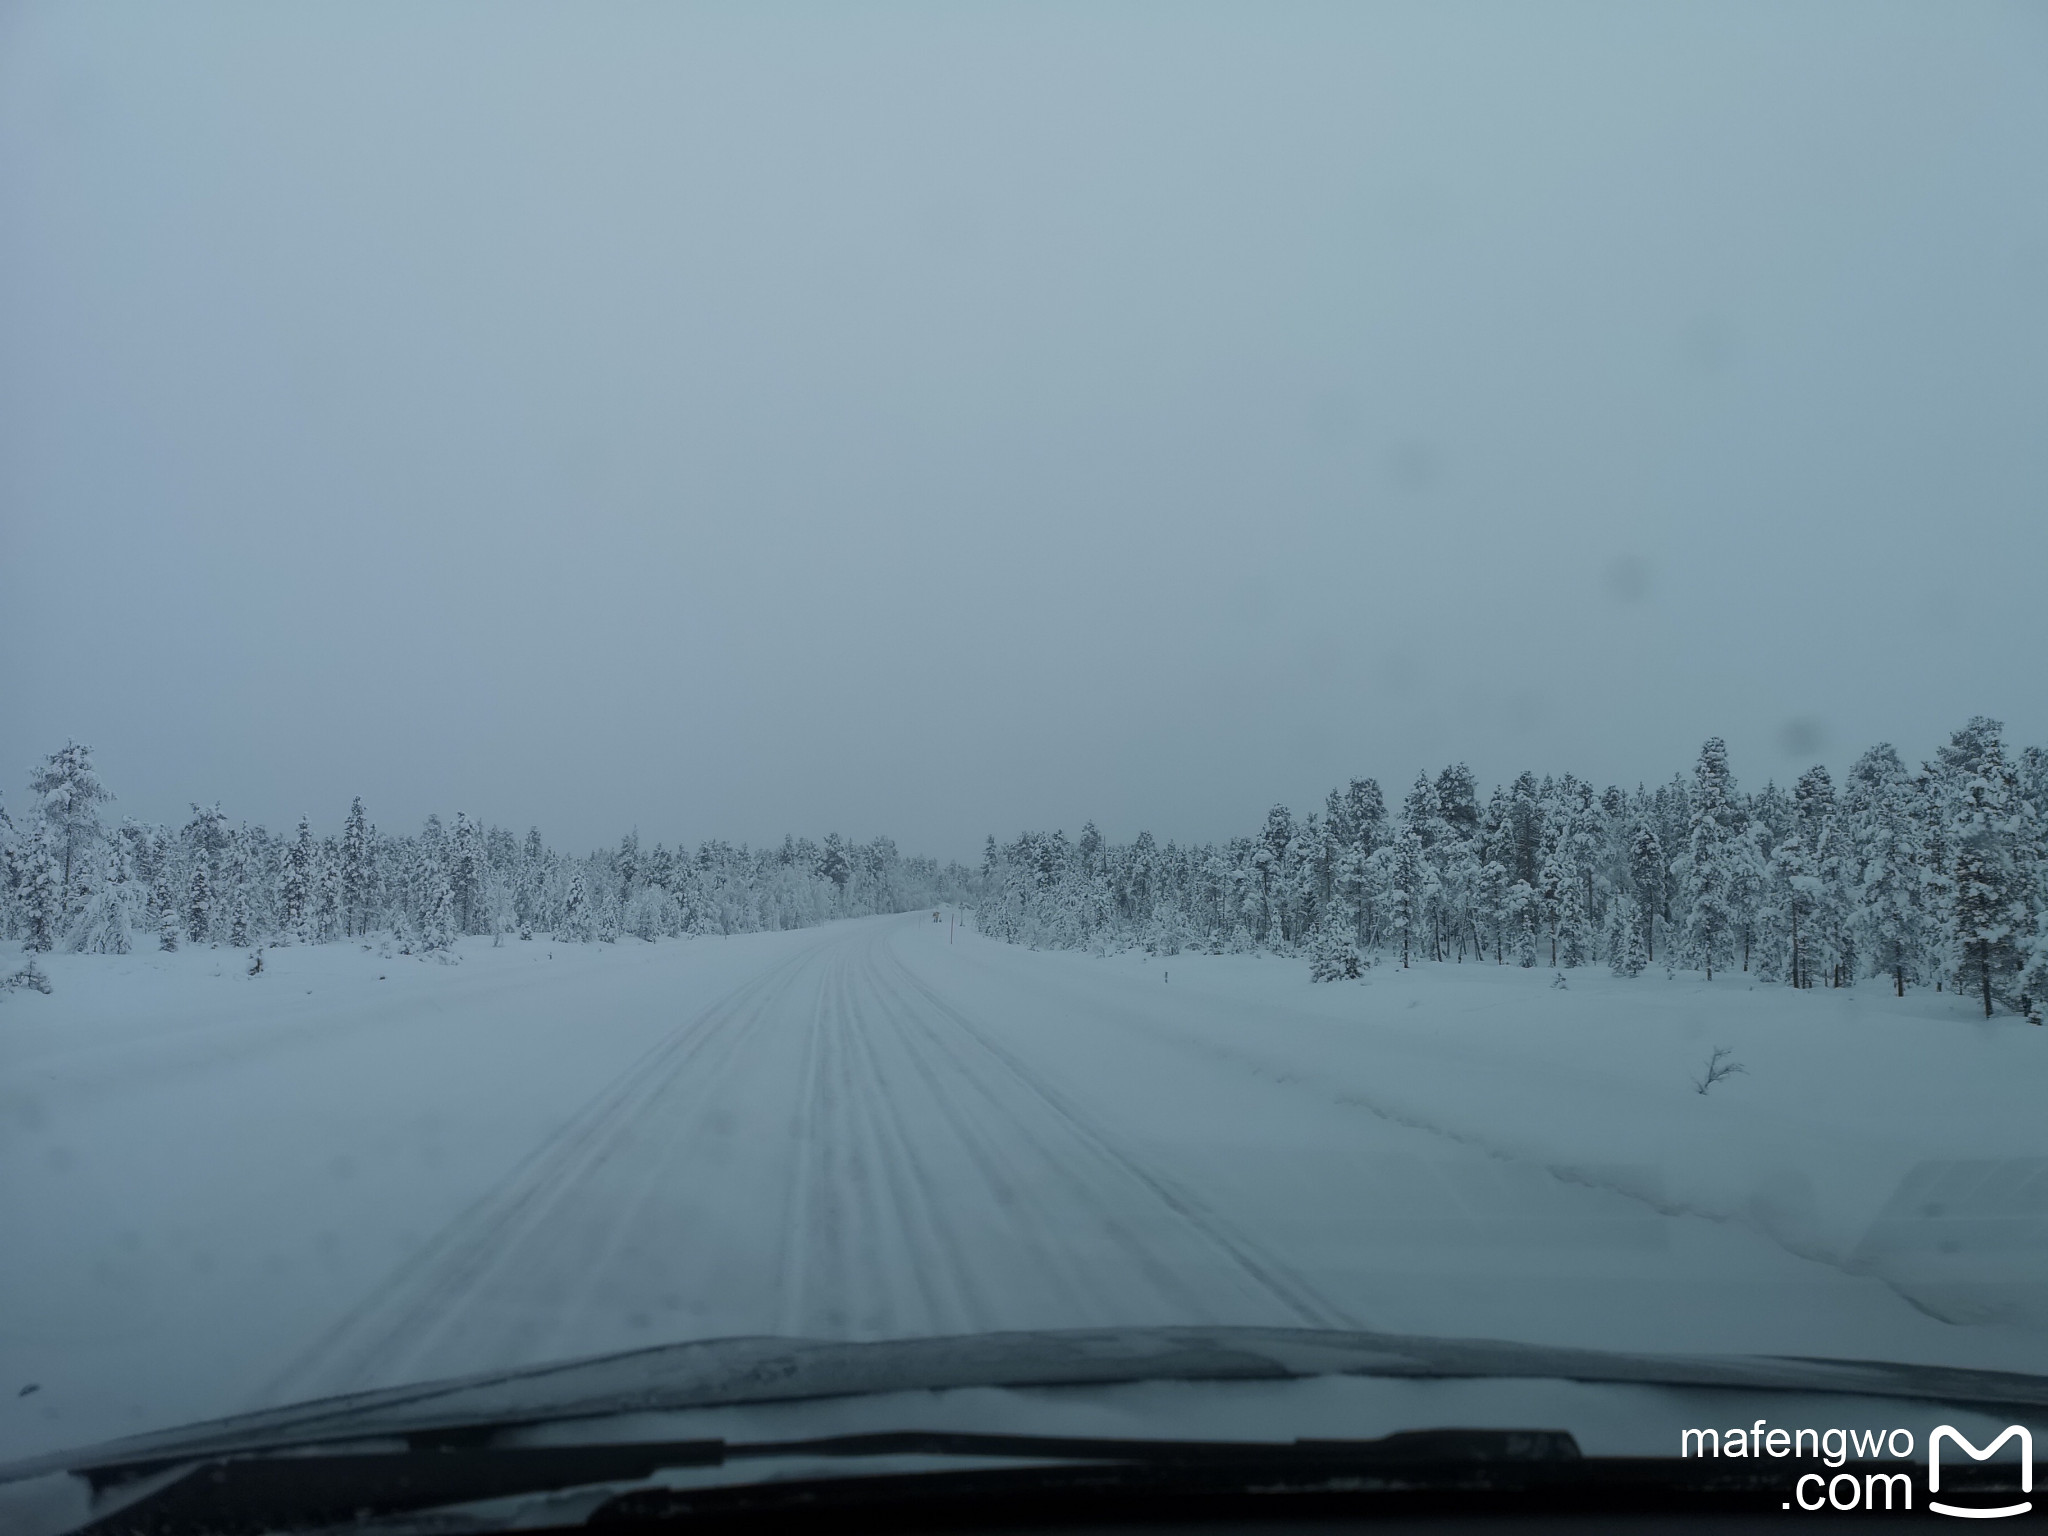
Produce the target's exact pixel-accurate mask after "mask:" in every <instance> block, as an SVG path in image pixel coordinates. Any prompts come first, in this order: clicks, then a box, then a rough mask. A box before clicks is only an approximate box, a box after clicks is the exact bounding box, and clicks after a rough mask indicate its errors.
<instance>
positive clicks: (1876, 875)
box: [1846, 742, 1927, 997]
mask: <svg viewBox="0 0 2048 1536" xmlns="http://www.w3.org/2000/svg"><path fill="white" fill-rule="evenodd" d="M1846 798H1847V800H1848V802H1849V815H1850V836H1851V838H1852V840H1853V842H1854V844H1855V847H1856V850H1857V853H1856V861H1857V862H1856V872H1855V876H1854V880H1855V886H1854V899H1855V921H1856V924H1857V944H1858V947H1859V948H1860V950H1861V951H1862V953H1863V954H1865V955H1867V956H1868V957H1869V960H1870V964H1871V965H1872V966H1873V967H1874V970H1875V974H1878V975H1885V976H1889V977H1890V978H1891V980H1892V988H1893V991H1894V992H1895V993H1896V994H1897V995H1898V996H1900V997H1904V996H1905V995H1906V982H1907V981H1908V979H1912V980H1918V979H1919V977H1920V966H1921V957H1922V955H1923V953H1924V951H1925V948H1926V941H1927V935H1926V915H1927V914H1926V909H1925V902H1924V863H1925V856H1924V850H1923V849H1922V847H1921V839H1920V830H1921V826H1922V822H1921V818H1920V816H1919V814H1918V807H1917V805H1916V803H1915V802H1916V800H1917V798H1918V796H1917V792H1916V791H1915V789H1914V786H1913V781H1912V780H1911V778H1910V777H1909V776H1908V775H1907V773H1906V769H1905V765H1904V764H1903V763H1901V762H1900V761H1899V754H1898V753H1897V752H1895V751H1894V750H1893V749H1892V747H1891V745H1890V743H1888V742H1887V743H1883V744H1880V745H1878V746H1875V747H1872V748H1871V749H1870V750H1869V751H1868V752H1866V753H1864V754H1863V756H1862V757H1861V758H1859V759H1858V760H1857V762H1856V766H1855V767H1854V768H1852V769H1851V770H1850V772H1849V791H1848V794H1847V796H1846Z"/></svg>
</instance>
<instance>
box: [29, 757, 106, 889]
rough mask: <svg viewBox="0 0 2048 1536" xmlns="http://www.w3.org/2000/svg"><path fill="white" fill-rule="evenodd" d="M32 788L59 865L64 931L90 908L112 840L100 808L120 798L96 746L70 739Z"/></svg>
mask: <svg viewBox="0 0 2048 1536" xmlns="http://www.w3.org/2000/svg"><path fill="white" fill-rule="evenodd" d="M28 787H29V790H30V792H31V793H32V794H33V795H34V796H35V797H36V805H35V815H36V818H37V820H38V821H39V822H40V823H41V824H42V826H43V827H44V829H45V831H46V836H47V838H48V848H49V852H50V856H51V857H52V858H53V859H54V860H55V861H56V864H57V913H56V926H57V928H58V929H59V930H62V929H64V928H67V927H69V926H70V924H71V922H72V920H73V919H75V918H76V917H77V916H78V914H79V913H80V912H81V911H83V910H84V907H85V898H86V896H87V894H88V893H89V892H90V890H91V887H92V883H93V876H94V875H95V874H96V873H97V872H98V866H99V863H100V844H101V843H102V841H103V840H104V839H105V837H106V833H105V831H104V829H103V828H102V827H101V826H100V810H99V808H100V806H101V805H102V804H104V803H105V802H106V801H109V800H111V799H113V798H114V797H113V796H112V795H111V794H109V793H108V792H107V788H106V786H105V785H103V784H102V783H100V780H99V775H98V774H97V773H96V772H95V771H94V770H93V765H92V748H91V747H88V746H86V745H84V744H83V743H80V742H76V741H67V742H66V743H65V744H64V745H63V746H62V747H61V748H60V749H58V750H57V751H55V752H52V753H51V754H50V755H49V756H48V757H47V758H45V759H44V760H43V761H42V763H41V764H39V765H38V766H37V767H36V768H35V769H33V770H32V771H31V772H30V774H29V780H28Z"/></svg>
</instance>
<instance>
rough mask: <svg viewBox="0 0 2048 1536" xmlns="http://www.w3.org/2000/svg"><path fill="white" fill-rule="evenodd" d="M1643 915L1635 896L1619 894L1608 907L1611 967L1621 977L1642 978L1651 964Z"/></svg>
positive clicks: (1608, 953)
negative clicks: (1644, 937)
mask: <svg viewBox="0 0 2048 1536" xmlns="http://www.w3.org/2000/svg"><path fill="white" fill-rule="evenodd" d="M1643 927H1644V922H1643V913H1642V909H1641V908H1640V907H1639V906H1637V905H1636V900H1635V898H1634V897H1633V896H1630V895H1628V894H1627V893H1626V892H1617V893H1616V895H1615V897H1614V899H1613V900H1612V901H1610V902H1609V903H1608V904H1607V967H1608V969H1609V970H1611V971H1613V972H1614V974H1615V975H1617V976H1640V975H1642V974H1643V972H1644V970H1645V969H1647V968H1648V966H1649V963H1650V952H1649V946H1648V945H1647V944H1645V943H1644V941H1643Z"/></svg>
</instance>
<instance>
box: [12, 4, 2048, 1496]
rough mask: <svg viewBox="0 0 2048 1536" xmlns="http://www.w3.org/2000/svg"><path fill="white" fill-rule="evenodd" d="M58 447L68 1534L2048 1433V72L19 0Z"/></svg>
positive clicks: (826, 22) (57, 1133)
mask: <svg viewBox="0 0 2048 1536" xmlns="http://www.w3.org/2000/svg"><path fill="white" fill-rule="evenodd" d="M0 401H4V404H0V466H4V468H0V516H4V547H5V554H4V558H0V654H4V656H5V659H6V666H5V671H6V675H7V679H8V681H7V687H6V707H5V709H4V710H0V779H4V783H0V789H4V796H0V861H4V862H0V877H4V878H0V981H4V993H0V1253H4V1255H5V1257H4V1259H0V1463H5V1462H8V1461H14V1460H19V1459H23V1458H27V1457H30V1456H34V1455H41V1454H44V1453H48V1452H54V1451H60V1450H63V1449H66V1448H70V1447H78V1446H82V1445H86V1444H88V1443H92V1442H97V1441H102V1440H106V1439H110V1438H113V1437H117V1436H121V1435H126V1434H131V1433H137V1432H142V1431H148V1430H157V1429H164V1428H169V1427H174V1426H177V1425H181V1424H188V1423H191V1422H194V1421H197V1420H201V1419H207V1418H212V1417H217V1416H222V1415H229V1414H235V1413H241V1412H246V1411H251V1410H255V1409H262V1408H271V1407H278V1406H282V1405H287V1404H293V1403H300V1402H304V1401H306V1400H308V1399H313V1398H317V1397H321V1396H325V1395H330V1394H335V1393H342V1392H351V1391H357V1390H365V1389H377V1388H388V1387H395V1386H401V1385H405V1384H408V1383H418V1382H423V1381H429V1380H436V1379H440V1378H449V1377H461V1376H467V1375H472V1374H475V1373H479V1372H489V1371H503V1370H506V1369H510V1368H520V1367H527V1366H535V1365H540V1364H544V1363H549V1362H559V1361H570V1360H577V1359H581V1358H583V1357H588V1356H593V1355H600V1354H606V1353H611V1352H619V1351H626V1350H634V1349H640V1348H644V1347H652V1346H667V1345H675V1344H684V1343H692V1342H697V1341H711V1340H725V1339H733V1338H737V1337H763V1336H769V1337H782V1338H802V1339H813V1340H826V1341H841V1342H865V1341H889V1340H924V1339H930V1338H932V1337H935V1336H946V1335H988V1334H996V1333H1009V1332H1020V1331H1036V1330H1072V1329H1130V1330H1137V1329H1147V1328H1160V1327H1168V1326H1171V1327H1196V1326H1200V1327H1211V1328H1243V1327H1261V1328H1285V1329H1302V1330H1310V1329H1314V1330H1339V1331H1344V1330H1349V1331H1365V1332H1376V1333H1385V1334H1400V1335H1413V1336H1419V1337H1424V1338H1429V1339H1436V1340H1496V1341H1506V1342H1508V1343H1511V1344H1515V1345H1521V1346H1543V1347H1552V1348H1562V1349H1572V1350H1581V1351H1609V1352H1618V1353H1622V1354H1630V1355H1667V1354H1687V1355H1695V1356H1706V1357H1713V1358H1717V1359H1719V1358H1724V1357H1734V1356H1747V1355H1796V1356H1817V1357H1840V1358H1846V1359H1853V1360H1860V1361H1881V1362H1904V1363H1909V1364H1920V1365H1928V1364H1932V1365H1941V1366H1950V1367H1971V1368H1982V1369H1996V1370H2005V1371H2019V1372H2048V1140H2044V1136H2043V1131H2042V1113H2041V1107H2042V1105H2043V1103H2044V1102H2048V1030H2044V1029H2043V1028H2041V1027H2040V1025H2041V1020H2042V1014H2043V1010H2044V1008H2048V755H2044V751H2043V746H2044V744H2048V689H2044V688H2043V686H2042V676H2041V661H2042V657H2043V642H2042V638H2041V636H2042V629H2041V612H2042V609H2041V590H2042V588H2041V573H2042V572H2043V571H2048V518H2044V516H2043V508H2044V506H2048V448H2044V444H2048V438H2044V436H2043V433H2042V431H2041V423H2042V422H2043V421H2044V420H2048V26H2044V23H2043V18H2042V13H2041V12H2040V11H2039V9H2038V8H2035V9H2028V8H2021V7H2011V8H2001V7H1992V6H1981V7H1955V6H1947V5H1938V4H1899V5H1884V6H1873V5H1868V4H1860V3H1858V4H1851V3H1841V4H1811V5H1804V6H1797V7H1769V6H1746V7H1745V6H1737V7H1730V6H1727V5H1724V4H1697V5H1667V6H1661V7H1657V8H1654V9H1648V10H1646V9H1642V8H1637V7H1631V6H1625V5H1597V4H1592V5H1562V4H1561V5H1552V6H1544V7H1535V8H1532V7H1525V6H1513V5H1486V4H1457V5H1431V6H1413V5H1392V4H1389V5H1358V6H1341V7H1328V6H1320V5H1306V4H1302V5H1295V4H1282V5H1272V4H1256V5H1255V4H1238V5H1213V6H1142V5H1134V6H1119V7H1098V6H1081V5H1050V6H1048V5H1030V6H1026V5H984V6H970V7H944V6H927V5H897V4H877V5H870V6H858V7H843V6H815V5H801V4H768V5H748V6H721V5H710V6H680V5H679V6H668V7H654V8H646V7H637V6H627V5H611V4H599V5H579V6H574V7H536V6H524V5H497V4H492V5H482V4H474V5H472V4H448V5H441V6H435V7H429V8H420V7H405V6H374V5H370V6H366V5H361V4H353V3H351V4H342V3H331V4H329V3H320V4H310V5H301V6H294V7H255V8H251V7H248V6H242V5H219V4H212V3H190V4H185V5H180V6H176V7H160V6H146V5H133V4H116V3H88V4H80V5H65V6H38V5H28V6H18V7H14V8H10V9H8V10H7V11H6V12H5V14H4V16H0ZM1148 1347H1149V1346H1148ZM1217 1347H1218V1348H1221V1347H1222V1346H1220V1345H1219V1346H1217ZM849 1358H851V1357H849ZM863 1358H864V1357H863ZM975 1358H979V1357H975ZM1005 1358H1009V1357H1007V1356H1006V1357H1005ZM1432 1358H1435V1357H1432ZM1458 1358H1460V1359H1466V1358H1477V1357H1465V1356H1460V1357H1458ZM1486 1358H1488V1359H1494V1358H1505V1357H1492V1356H1489V1357H1486ZM1514 1358H1517V1359H1519V1358H1523V1357H1514ZM1018 1369H1022V1368H1021V1367H1019V1368H1018ZM1027 1374H1028V1373H1027ZM833 1379H834V1380H838V1379H840V1378H837V1377H835V1378H833ZM892 1379H895V1378H892ZM947 1384H948V1385H950V1386H967V1385H969V1383H967V1382H962V1381H953V1380H950V1379H949V1381H948V1383H947ZM913 1385H915V1383H913ZM1119 1401H1129V1402H1131V1403H1135V1404H1138V1405H1139V1406H1138V1407H1135V1408H1132V1409H1131V1410H1130V1412H1129V1414H1127V1415H1125V1416H1124V1417H1122V1418H1120V1419H1119V1420H1118V1425H1119V1429H1118V1432H1120V1433H1136V1432H1141V1431H1142V1430H1143V1428H1144V1427H1145V1425H1144V1412H1143V1408H1142V1404H1143V1403H1144V1402H1145V1401H1146V1399H1144V1398H1143V1397H1142V1395H1140V1396H1133V1397H1130V1398H1128V1399H1120V1400H1119ZM1300 1401H1301V1402H1302V1403H1306V1404H1310V1405H1311V1406H1312V1405H1313V1403H1314V1402H1315V1401H1318V1400H1317V1399H1310V1398H1304V1399H1301V1400H1300ZM1401 1401H1402V1402H1403V1403H1409V1402H1413V1401H1420V1399H1410V1398H1403V1399H1401ZM877 1411H879V1410H877ZM1403 1411H1404V1412H1405V1411H1407V1410H1405V1409H1404V1410H1403ZM1414 1411H1415V1412H1416V1413H1417V1414H1418V1415H1420V1414H1422V1413H1423V1410H1422V1409H1421V1408H1416V1409H1415V1410H1414ZM1120 1412H1121V1410H1120ZM849 1415H850V1416H851V1417H850V1418H849ZM1743 1417H1744V1418H1747V1417H1748V1415H1743ZM1305 1419H1306V1420H1312V1419H1313V1413H1312V1412H1311V1411H1310V1409H1309V1408H1300V1407H1298V1408H1297V1409H1296V1410H1291V1411H1290V1414H1289V1416H1288V1417H1287V1419H1286V1422H1287V1423H1288V1425H1289V1426H1290V1427H1289V1429H1288V1430H1287V1433H1289V1434H1290V1435H1291V1434H1300V1433H1305V1432H1312V1431H1310V1430H1305V1429H1304V1428H1303V1424H1304V1422H1305ZM999 1420H1000V1416H998V1419H997V1420H992V1421H991V1422H997V1421H999ZM858 1422H860V1415H859V1412H857V1411H854V1410H847V1411H846V1412H842V1413H840V1414H839V1417H838V1418H837V1419H836V1420H835V1423H840V1424H846V1423H858ZM1001 1422H1008V1421H1006V1420H1001ZM1167 1422H1168V1421H1167V1420H1166V1419H1164V1418H1162V1419H1161V1420H1160V1423H1161V1424H1162V1425H1164V1424H1165V1423H1167ZM1172 1422H1173V1423H1183V1422H1191V1420H1188V1419H1186V1418H1176V1419H1173V1420H1172ZM1659 1422H1660V1423H1661V1422H1662V1421H1661V1420H1660V1421H1659ZM1815 1422H1819V1421H1818V1420H1816V1421H1815ZM1915 1422H1916V1423H1917V1422H1918V1421H1915ZM1957 1422H1959V1423H1960V1422H1963V1421H1961V1420H1958V1421H1957ZM1970 1422H1972V1423H1974V1422H1975V1421H1970ZM1987 1422H1988V1421H1987ZM2000 1422H2001V1423H2002V1420H2001V1421H2000ZM1381 1427H1382V1428H1383V1429H1394V1428H1401V1427H1425V1428H1426V1427H1433V1426H1432V1425H1431V1424H1430V1423H1428V1422H1422V1423H1403V1422H1389V1423H1386V1424H1383V1425H1382V1426H1381ZM1538 1427H1553V1426H1548V1425H1544V1426H1538ZM1554 1427H1561V1428H1566V1429H1569V1428H1571V1427H1572V1425H1570V1424H1568V1423H1567V1424H1561V1425H1557V1426H1554ZM1993 1427H1994V1428H1995V1427H1997V1426H1996V1425H1993ZM1723 1428H1724V1430H1725V1426H1723ZM1240 1430H1242V1426H1240ZM1676 1449H1677V1448H1676V1446H1673V1447H1672V1451H1673V1453H1674V1454H1675V1452H1676Z"/></svg>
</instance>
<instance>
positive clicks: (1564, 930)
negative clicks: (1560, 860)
mask: <svg viewBox="0 0 2048 1536" xmlns="http://www.w3.org/2000/svg"><path fill="white" fill-rule="evenodd" d="M1581 889H1582V887H1581V882H1580V881H1579V879H1578V877H1577V874H1576V873H1575V872H1573V871H1570V870H1567V871H1566V872H1565V878H1564V879H1562V880H1561V881H1559V882H1558V898H1557V927H1556V937H1555V944H1556V947H1557V957H1558V962H1559V964H1561V965H1562V966H1563V967H1564V968H1565V969H1566V970H1574V969H1576V968H1578V967H1579V966H1582V965H1585V964H1586V963H1588V962H1589V961H1590V960H1591V959H1592V958H1593V939H1592V918H1591V916H1590V914H1588V913H1587V911H1586V907H1585V898H1584V897H1583V896H1582V895H1581V894H1580V892H1581Z"/></svg>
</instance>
